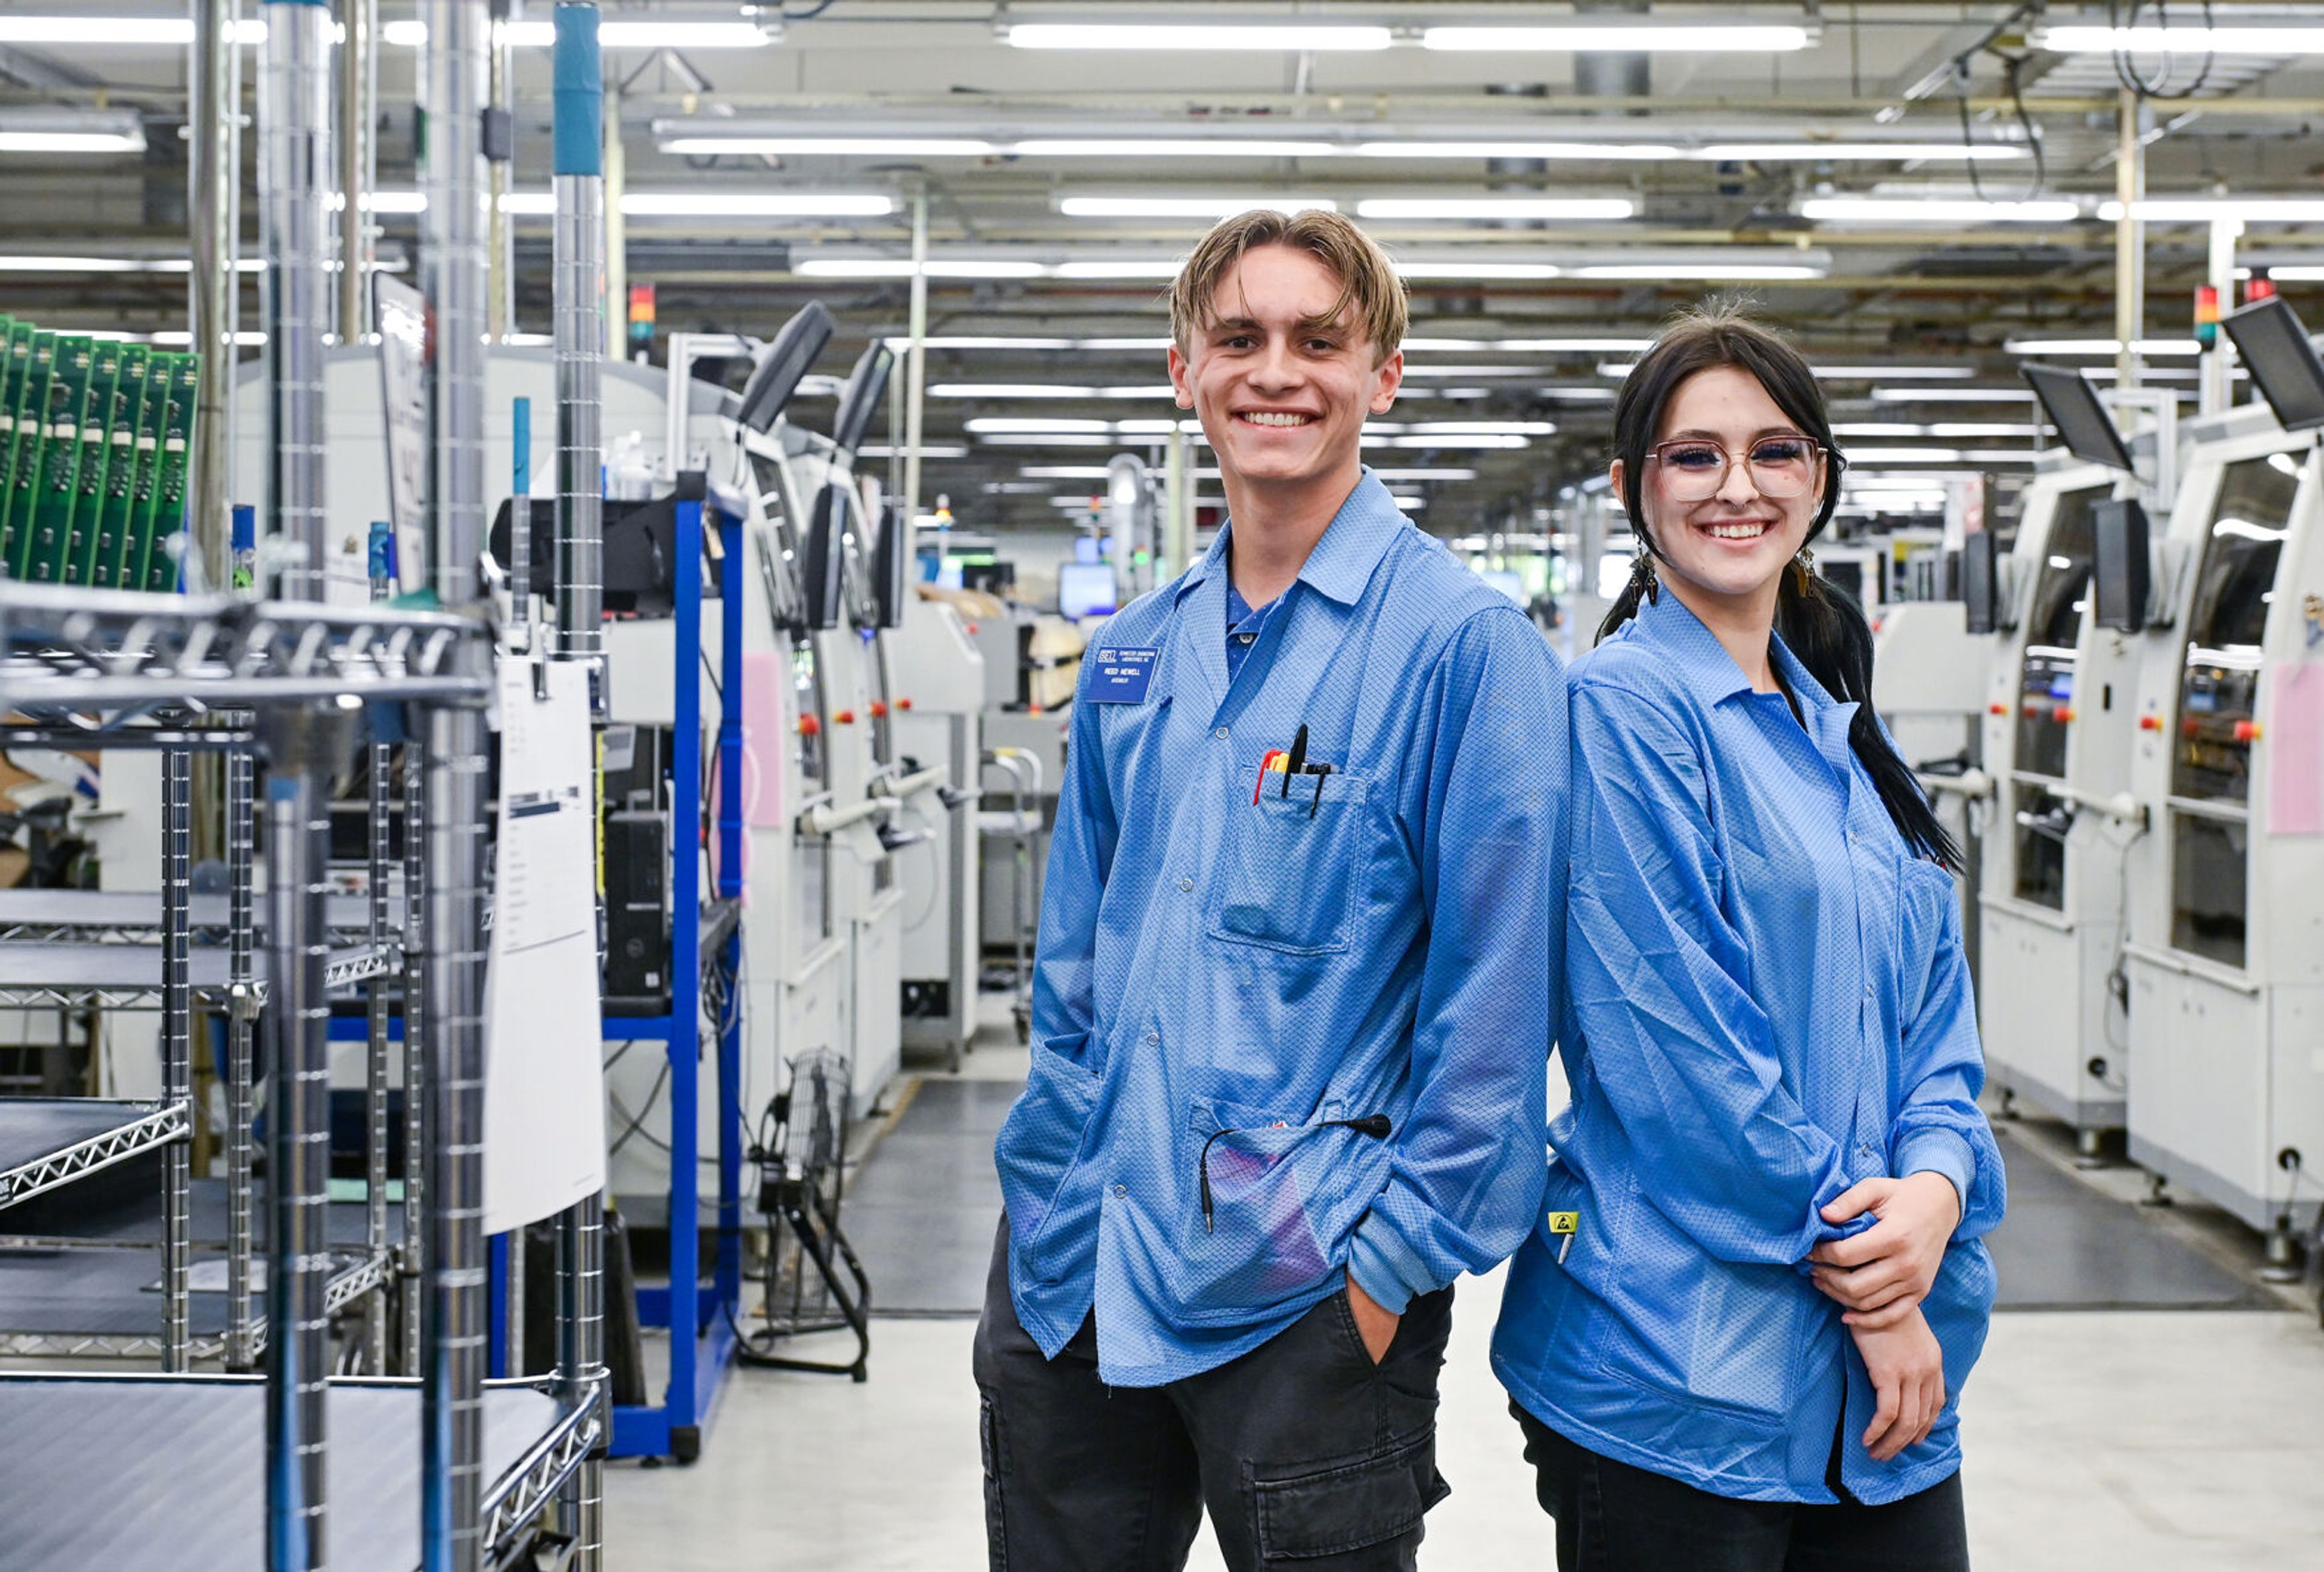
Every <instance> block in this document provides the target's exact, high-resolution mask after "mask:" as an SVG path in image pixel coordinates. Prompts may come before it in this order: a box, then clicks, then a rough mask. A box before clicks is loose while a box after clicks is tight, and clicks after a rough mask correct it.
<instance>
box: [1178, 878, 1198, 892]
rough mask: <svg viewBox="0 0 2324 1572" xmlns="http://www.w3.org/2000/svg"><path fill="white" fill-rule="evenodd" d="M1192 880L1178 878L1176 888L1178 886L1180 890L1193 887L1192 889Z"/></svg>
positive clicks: (1188, 889) (1189, 889) (1187, 889)
mask: <svg viewBox="0 0 2324 1572" xmlns="http://www.w3.org/2000/svg"><path fill="white" fill-rule="evenodd" d="M1178 888H1179V889H1180V890H1181V891H1191V890H1193V889H1194V881H1193V880H1192V879H1181V880H1179V881H1178Z"/></svg>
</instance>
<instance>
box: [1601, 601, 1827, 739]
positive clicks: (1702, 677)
mask: <svg viewBox="0 0 2324 1572" xmlns="http://www.w3.org/2000/svg"><path fill="white" fill-rule="evenodd" d="M1633 625H1635V626H1636V627H1637V633H1636V634H1635V635H1634V636H1635V637H1637V638H1639V639H1642V640H1644V641H1645V642H1646V643H1649V644H1652V645H1653V646H1654V647H1655V649H1656V650H1657V651H1659V652H1663V653H1665V654H1666V655H1667V656H1668V657H1669V659H1670V662H1671V668H1672V670H1674V671H1675V672H1676V673H1677V674H1678V676H1679V678H1680V680H1683V682H1685V684H1686V685H1687V688H1688V689H1689V691H1691V692H1692V693H1693V694H1694V696H1695V697H1696V698H1699V699H1700V700H1701V702H1702V704H1703V705H1704V707H1707V708H1716V707H1719V706H1720V705H1721V704H1724V703H1726V702H1727V701H1728V700H1729V699H1730V698H1736V697H1738V696H1739V695H1748V693H1750V691H1751V683H1750V680H1749V679H1748V678H1747V677H1745V676H1744V675H1743V668H1741V667H1740V666H1738V665H1737V664H1736V663H1735V657H1734V656H1732V655H1730V654H1729V653H1728V652H1727V646H1726V645H1724V644H1722V643H1720V642H1719V636H1718V635H1717V634H1716V633H1712V632H1711V630H1710V629H1709V628H1707V627H1705V626H1703V625H1702V619H1701V618H1700V617H1698V616H1696V615H1694V613H1693V612H1692V611H1691V610H1690V609H1688V607H1687V605H1686V603H1685V602H1684V601H1683V600H1681V599H1679V597H1678V596H1675V595H1673V594H1671V593H1669V591H1668V590H1667V589H1665V590H1664V592H1663V593H1662V594H1660V595H1659V596H1656V597H1655V599H1654V600H1651V601H1647V600H1641V601H1640V602H1639V603H1638V615H1637V620H1636V622H1635V624H1633ZM1767 654H1768V659H1769V660H1770V661H1773V662H1774V663H1775V670H1776V672H1777V674H1778V675H1780V676H1781V677H1782V678H1783V680H1784V686H1786V687H1788V688H1789V689H1791V690H1792V694H1793V697H1794V698H1797V699H1798V700H1799V705H1800V718H1801V722H1802V724H1803V726H1805V727H1806V730H1807V733H1808V735H1810V736H1811V737H1813V738H1814V739H1815V741H1816V746H1817V751H1819V752H1820V753H1821V754H1823V755H1824V756H1825V757H1826V758H1828V759H1831V760H1832V761H1833V762H1835V763H1839V762H1840V758H1841V755H1843V754H1846V753H1847V752H1848V749H1849V742H1848V728H1849V725H1850V723H1851V722H1853V721H1854V719H1855V718H1856V708H1857V707H1856V705H1855V704H1854V703H1852V702H1850V703H1845V704H1843V703H1841V702H1840V700H1838V699H1836V698H1833V697H1832V696H1831V693H1830V692H1828V691H1827V690H1826V689H1825V688H1824V686H1823V684H1822V683H1821V682H1819V681H1817V680H1816V679H1815V676H1814V674H1813V673H1812V672H1810V671H1809V670H1808V669H1807V668H1806V667H1805V666H1803V665H1802V664H1801V663H1800V659H1799V657H1798V656H1797V655H1794V653H1792V649H1791V646H1790V645H1788V644H1786V643H1784V637H1783V635H1782V634H1781V633H1771V634H1769V635H1768V640H1767Z"/></svg>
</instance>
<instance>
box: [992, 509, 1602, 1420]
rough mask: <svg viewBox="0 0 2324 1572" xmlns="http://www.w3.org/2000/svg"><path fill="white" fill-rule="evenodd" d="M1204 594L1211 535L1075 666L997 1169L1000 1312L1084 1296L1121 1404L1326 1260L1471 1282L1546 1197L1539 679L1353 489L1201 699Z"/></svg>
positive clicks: (1420, 545) (1495, 614) (1083, 1308)
mask: <svg viewBox="0 0 2324 1572" xmlns="http://www.w3.org/2000/svg"><path fill="white" fill-rule="evenodd" d="M1226 592H1227V532H1225V531H1222V532H1221V533H1220V536H1219V539H1218V541H1216V542H1215V543H1214V544H1213V548H1212V550H1211V551H1210V553H1209V554H1208V556H1207V557H1205V558H1204V559H1203V561H1202V562H1200V563H1199V564H1197V565H1196V566H1195V567H1194V568H1193V569H1190V570H1189V571H1188V572H1187V573H1185V575H1184V576H1182V577H1181V578H1178V579H1177V580H1176V582H1174V583H1172V584H1170V585H1168V586H1167V587H1163V588H1161V589H1158V590H1157V591H1155V592H1154V593H1153V594H1151V595H1148V596H1144V597H1142V598H1141V599H1139V601H1137V602H1136V603H1135V604H1133V605H1131V606H1128V607H1126V608H1124V609H1123V611H1122V612H1121V613H1120V615H1117V616H1115V617H1113V618H1112V619H1111V621H1110V622H1108V623H1107V624H1106V625H1105V627H1104V628H1103V630H1102V632H1100V633H1099V634H1098V635H1097V637H1096V638H1095V639H1094V640H1093V642H1092V643H1091V645H1090V648H1089V651H1088V652H1087V653H1086V655H1085V656H1084V659H1083V662H1082V676H1081V680H1080V684H1079V687H1078V689H1077V692H1076V696H1075V700H1074V714H1073V731H1072V734H1071V743H1070V747H1069V752H1068V755H1067V760H1066V772H1065V785H1064V790H1063V794H1062V796H1061V798H1060V800H1059V802H1058V808H1057V828H1056V837H1055V839H1054V841H1053V842H1052V846H1051V851H1050V856H1049V866H1048V875H1047V888H1046V892H1045V894H1044V897H1043V902H1042V911H1041V934H1040V944H1039V951H1038V958H1037V970H1036V973H1035V977H1034V994H1033V1064H1032V1070H1031V1074H1030V1076H1029V1077H1028V1081H1027V1083H1026V1088H1025V1093H1024V1096H1022V1097H1021V1098H1020V1099H1019V1102H1018V1104H1017V1105H1016V1106H1015V1107H1014V1108H1013V1109H1012V1110H1011V1111H1010V1116H1009V1120H1008V1123H1007V1124H1005V1125H1004V1126H1003V1127H1002V1129H1001V1136H1000V1140H999V1142H998V1143H997V1146H996V1151H995V1155H996V1158H997V1160H998V1162H999V1166H1000V1170H1001V1190H1002V1193H1003V1196H1004V1197H1005V1199H1006V1201H1007V1204H1008V1210H1009V1225H1010V1289H1011V1297H1012V1299H1013V1300H1014V1303H1015V1306H1016V1309H1017V1314H1018V1318H1019V1320H1020V1321H1021V1322H1022V1323H1023V1325H1024V1327H1025V1328H1026V1330H1027V1331H1028V1332H1029V1333H1030V1334H1031V1335H1032V1336H1033V1337H1034V1339H1035V1340H1036V1341H1037V1343H1038V1344H1039V1345H1040V1346H1041V1347H1042V1348H1043V1350H1044V1351H1046V1352H1047V1353H1048V1354H1049V1355H1052V1356H1054V1355H1056V1352H1057V1350H1058V1349H1060V1348H1061V1347H1063V1346H1064V1345H1065V1342H1066V1341H1067V1339H1069V1338H1070V1337H1071V1336H1073V1335H1074V1332H1075V1331H1076V1330H1077V1329H1078V1328H1079V1327H1080V1326H1081V1324H1082V1321H1083V1319H1084V1318H1085V1317H1086V1316H1088V1315H1089V1313H1090V1311H1091V1309H1092V1308H1093V1306H1094V1308H1095V1311H1096V1318H1097V1339H1098V1355H1099V1364H1100V1370H1101V1373H1102V1375H1103V1377H1104V1379H1105V1380H1106V1381H1107V1382H1111V1383H1114V1384H1117V1385H1122V1386H1152V1385H1158V1384H1161V1383H1163V1382H1170V1381H1175V1380H1177V1379H1180V1378H1183V1377H1185V1376H1188V1375H1192V1374H1194V1373H1198V1372H1200V1371H1203V1370H1206V1369H1210V1368H1212V1367H1213V1366H1215V1365H1218V1364H1224V1363H1225V1362H1226V1361H1228V1360H1230V1359H1232V1358H1234V1357H1235V1356H1236V1355H1240V1354H1242V1353H1244V1352H1246V1351H1248V1350H1250V1349H1251V1348H1254V1347H1256V1346H1258V1345H1259V1344H1261V1343H1263V1342H1265V1341H1266V1340H1267V1339H1268V1337H1271V1336H1274V1335H1275V1334H1276V1333H1277V1332H1278V1331H1280V1330H1282V1329H1283V1328H1284V1327H1286V1326H1288V1325H1290V1323H1291V1322H1293V1321H1294V1320H1296V1319H1297V1318H1299V1317H1300V1316H1301V1315H1302V1314H1304V1313H1305V1311H1306V1310H1307V1309H1308V1308H1310V1307H1311V1306H1313V1305H1314V1304H1315V1303H1316V1302H1317V1301H1318V1300H1320V1299H1323V1297H1324V1296H1326V1295H1328V1294H1330V1293H1332V1292H1333V1291H1335V1290H1337V1289H1338V1288H1339V1286H1340V1284H1341V1282H1342V1272H1343V1271H1352V1273H1353V1275H1354V1276H1355V1278H1356V1281H1359V1282H1360V1283H1361V1284H1362V1285H1363V1287H1364V1289H1365V1290H1366V1291H1367V1292H1369V1294H1371V1296H1372V1297H1373V1298H1375V1299H1379V1301H1380V1303H1381V1304H1383V1305H1385V1306H1387V1307H1388V1308H1391V1309H1401V1308H1403V1307H1404V1306H1405V1304H1406V1302H1407V1301H1408V1300H1409V1299H1410V1297H1411V1296H1412V1295H1414V1294H1416V1293H1420V1292H1424V1291H1427V1290H1434V1289H1436V1288H1439V1287H1442V1286H1443V1285H1444V1284H1446V1283H1449V1282H1450V1281H1452V1279H1454V1278H1455V1277H1457V1276H1459V1275H1460V1274H1461V1273H1462V1272H1463V1271H1481V1270H1484V1269H1486V1268H1489V1267H1491V1266H1492V1265H1494V1264H1495V1263H1496V1262H1499V1261H1500V1260H1502V1259H1503V1258H1504V1257H1506V1256H1507V1255H1508V1253H1509V1252H1510V1251H1512V1250H1514V1249H1515V1248H1516V1247H1517V1242H1518V1241H1519V1240H1520V1239H1521V1238H1522V1237H1524V1234H1525V1232H1526V1228H1527V1227H1528V1226H1530V1225H1531V1224H1532V1222H1533V1220H1534V1218H1535V1215H1536V1213H1537V1210H1538V1207H1537V1202H1538V1201H1539V1198H1540V1195H1541V1185H1542V1180H1543V1177H1544V1165H1543V1154H1542V1146H1541V1132H1542V1128H1543V1121H1544V1119H1545V1115H1546V1109H1545V1073H1546V1067H1547V1063H1548V1055H1549V1040H1550V1022H1551V1021H1552V1019H1553V1018H1554V1012H1555V1004H1554V997H1553V994H1554V988H1555V986H1556V979H1557V978H1558V977H1559V976H1561V973H1560V970H1559V967H1558V962H1557V957H1558V952H1559V949H1560V947H1561V943H1562V939H1563V916H1562V910H1561V902H1562V898H1563V880H1562V876H1561V873H1560V871H1561V870H1562V867H1563V845H1562V835H1563V828H1562V826H1563V794H1564V791H1565V787H1566V779H1567V775H1566V762H1565V719H1564V707H1565V695H1564V687H1563V681H1562V680H1561V678H1560V675H1559V673H1558V670H1557V663H1556V661H1555V658H1554V656H1553V655H1552V654H1551V653H1550V652H1549V650H1548V647H1547V646H1546V644H1545V643H1544V642H1543V640H1542V637H1541V635H1540V633H1538V632H1537V631H1536V630H1535V628H1534V626H1533V624H1531V623H1530V622H1529V621H1528V620H1527V619H1526V616H1525V615H1524V614H1523V613H1522V612H1520V611H1519V610H1518V609H1517V607H1516V606H1512V605H1511V604H1510V603H1509V601H1508V599H1507V597H1505V596H1501V595H1500V594H1499V592H1497V591H1495V590H1494V589H1492V588H1491V587H1489V586H1487V585H1486V584H1484V583H1483V582H1482V581H1481V580H1480V579H1479V578H1478V577H1477V576H1476V575H1475V574H1473V573H1471V572H1470V571H1469V570H1468V569H1466V568H1464V567H1463V566H1462V564H1461V563H1460V562H1459V561H1457V560H1456V559H1454V558H1453V557H1452V555H1451V554H1450V553H1448V552H1447V551H1446V550H1444V548H1443V546H1442V545H1440V544H1439V543H1438V542H1436V541H1434V540H1432V539H1431V538H1430V537H1428V536H1427V535H1425V534H1423V533H1422V532H1419V531H1417V530H1416V529H1414V528H1413V527H1412V525H1411V524H1410V523H1409V522H1407V521H1406V519H1405V518H1404V517H1403V516H1402V515H1401V514H1399V513H1397V511H1396V506H1395V504H1394V502H1393V501H1392V499H1391V498H1390V497H1389V495H1388V490H1387V488H1386V487H1385V486H1384V485H1381V484H1380V482H1379V480H1377V479H1376V478H1374V477H1373V476H1371V475H1370V473H1369V471H1367V472H1366V473H1365V475H1364V477H1363V479H1362V480H1361V481H1360V483H1359V484H1358V485H1357V487H1356V489H1355V491H1354V492H1353V493H1351V495H1350V496H1349V497H1348V499H1347V501H1346V503H1345V504H1343V505H1342V508H1341V510H1340V512H1339V513H1338V515H1337V516H1336V517H1335V518H1334V519H1333V522H1332V524H1331V526H1330V528H1329V529H1328V530H1327V531H1326V532H1325V533H1324V535H1323V540H1322V541H1320V542H1319V543H1318V545H1317V547H1316V549H1315V550H1314V554H1313V555H1312V556H1311V557H1310V558H1309V559H1308V560H1307V564H1306V566H1305V569H1303V570H1302V571H1301V573H1300V576H1299V578H1298V580H1297V582H1296V583H1295V584H1294V585H1293V586H1292V587H1291V588H1290V589H1289V590H1288V591H1287V592H1286V596H1285V598H1284V599H1283V600H1282V601H1281V602H1280V603H1278V604H1277V606H1276V608H1275V610H1274V612H1273V613H1272V614H1271V615H1268V618H1267V620H1266V626H1265V630H1264V632H1262V633H1260V634H1259V638H1258V640H1257V642H1256V643H1253V644H1252V645H1251V646H1250V649H1249V651H1248V652H1247V653H1246V654H1245V655H1244V658H1243V661H1242V665H1241V669H1240V671H1239V672H1238V673H1237V674H1236V675H1235V677H1234V678H1233V680H1231V681H1230V680H1229V679H1228V675H1227V657H1226V641H1227V624H1226V606H1227V601H1226ZM1303 724H1304V725H1305V726H1306V727H1307V728H1308V747H1307V754H1306V761H1305V762H1309V763H1328V764H1330V765H1331V766H1332V773H1331V774H1329V775H1328V776H1323V777H1320V778H1319V777H1315V776H1311V775H1305V774H1303V775H1299V776H1295V777H1292V778H1291V779H1290V781H1289V791H1288V792H1287V794H1286V792H1285V791H1284V790H1283V788H1284V785H1285V783H1286V781H1285V777H1284V776H1283V775H1281V774H1277V773H1270V774H1268V775H1267V777H1266V779H1265V781H1264V782H1262V781H1261V779H1260V765H1261V763H1262V760H1263V758H1264V756H1265V755H1266V754H1267V752H1268V750H1269V749H1272V748H1282V749H1288V748H1289V747H1290V746H1291V745H1292V744H1293V742H1294V740H1295V738H1296V734H1297V732H1298V729H1299V727H1300V726H1302V725H1303ZM1319 780H1320V784H1321V796H1320V798H1319V797H1317V796H1316V795H1315V793H1316V791H1317V785H1318V781H1319ZM1254 794H1256V796H1257V800H1256V801H1254V800H1253V798H1254ZM1374 1114H1378V1115H1382V1116H1384V1117H1385V1118H1386V1119H1387V1120H1388V1124H1389V1126H1390V1133H1388V1135H1387V1136H1386V1137H1385V1138H1384V1139H1383V1138H1379V1137H1377V1136H1375V1135H1372V1134H1369V1133H1364V1132H1362V1131H1360V1130H1356V1129H1351V1128H1348V1127H1346V1126H1345V1125H1340V1124H1334V1123H1333V1121H1338V1120H1351V1119H1363V1118H1367V1117H1369V1116H1371V1115H1374ZM1213 1137H1215V1139H1213ZM1206 1148H1207V1157H1206V1156H1205V1149H1206ZM1205 1173H1207V1177H1208V1182H1209V1197H1208V1199H1209V1204H1208V1207H1207V1210H1206V1208H1205V1206H1204V1197H1203V1176H1204V1174H1205Z"/></svg>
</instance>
